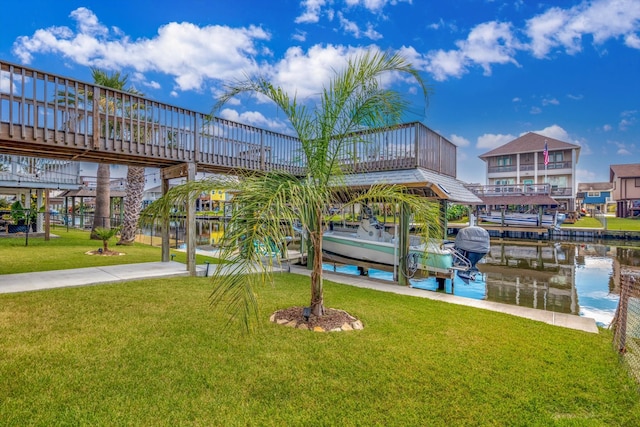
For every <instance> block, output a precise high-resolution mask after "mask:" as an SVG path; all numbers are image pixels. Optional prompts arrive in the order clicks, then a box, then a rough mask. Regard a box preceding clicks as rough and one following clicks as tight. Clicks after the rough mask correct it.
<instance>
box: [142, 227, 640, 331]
mask: <svg viewBox="0 0 640 427" xmlns="http://www.w3.org/2000/svg"><path fill="white" fill-rule="evenodd" d="M223 224H224V222H223V221H211V220H208V221H197V232H196V240H197V245H198V247H199V248H203V249H211V248H215V247H216V246H217V244H218V242H219V241H220V239H221V238H222V235H223V233H224V225H223ZM175 225H176V226H177V227H174V226H173V224H172V230H171V236H172V237H173V236H176V239H175V240H172V243H173V242H174V241H175V242H176V245H177V244H183V241H182V239H181V237H182V233H183V231H184V227H181V226H180V225H179V224H175ZM154 234H155V235H156V236H159V230H155V231H154ZM629 244H630V242H624V241H615V242H614V241H611V243H609V242H607V241H601V242H598V243H588V242H565V241H563V242H551V241H545V242H542V243H538V242H535V241H522V242H521V241H518V242H517V243H513V242H509V243H506V242H498V241H492V242H491V250H490V252H489V253H488V254H487V256H486V257H485V258H484V259H483V260H482V261H481V262H480V263H479V264H478V268H479V269H480V272H481V274H479V275H477V276H476V278H475V280H472V281H468V282H466V281H464V280H462V279H461V278H459V277H457V276H455V277H454V279H453V280H449V279H447V280H446V281H445V291H444V292H447V293H451V294H453V295H457V296H461V297H465V298H474V299H480V300H487V301H494V302H500V303H504V304H513V305H518V306H522V307H530V308H535V309H539V310H546V311H555V312H558V313H569V314H574V315H578V316H585V317H591V318H594V319H595V320H596V322H597V323H598V325H600V326H608V325H609V323H611V320H612V319H613V316H614V314H615V310H616V307H617V305H618V300H619V296H620V272H621V270H624V269H625V268H629V267H631V268H636V269H640V247H639V246H638V242H637V241H634V242H631V244H635V245H636V246H635V247H634V246H629ZM176 247H177V246H176ZM324 268H325V269H326V270H328V271H338V272H341V273H346V274H355V275H358V274H360V271H359V269H358V267H357V266H355V265H345V264H338V263H334V262H330V261H327V262H325V264H324ZM368 275H369V276H370V277H371V278H375V279H381V280H389V281H392V280H393V273H392V272H390V271H383V270H376V269H372V268H370V269H369V270H368ZM411 284H412V286H413V287H415V288H420V289H424V290H425V292H427V291H430V292H434V291H436V290H437V289H438V285H437V283H436V280H435V278H426V279H425V278H414V279H411Z"/></svg>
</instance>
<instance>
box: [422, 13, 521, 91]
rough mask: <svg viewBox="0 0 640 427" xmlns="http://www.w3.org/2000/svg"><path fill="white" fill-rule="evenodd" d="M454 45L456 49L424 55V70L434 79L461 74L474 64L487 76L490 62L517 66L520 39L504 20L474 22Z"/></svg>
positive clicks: (489, 73)
mask: <svg viewBox="0 0 640 427" xmlns="http://www.w3.org/2000/svg"><path fill="white" fill-rule="evenodd" d="M456 46H457V47H458V49H457V50H449V51H445V50H435V51H431V52H429V53H428V54H427V55H426V57H427V59H428V62H429V65H428V66H427V68H426V69H427V70H428V71H429V72H431V73H432V74H433V76H434V78H435V79H436V80H438V81H442V80H445V79H447V78H448V77H450V76H453V77H461V76H462V75H463V74H465V73H466V72H467V71H468V68H469V67H471V66H474V65H476V66H480V67H482V69H483V70H484V74H485V75H491V66H492V65H494V64H507V63H511V64H514V65H516V66H518V65H519V64H518V62H517V61H516V60H515V54H516V52H517V50H518V49H519V48H520V42H518V41H517V40H516V38H515V37H514V35H513V34H512V31H511V25H510V24H507V23H500V22H495V21H491V22H485V23H482V24H480V25H477V26H476V27H474V28H473V29H472V30H471V32H470V33H469V35H468V36H467V38H466V40H459V41H457V42H456Z"/></svg>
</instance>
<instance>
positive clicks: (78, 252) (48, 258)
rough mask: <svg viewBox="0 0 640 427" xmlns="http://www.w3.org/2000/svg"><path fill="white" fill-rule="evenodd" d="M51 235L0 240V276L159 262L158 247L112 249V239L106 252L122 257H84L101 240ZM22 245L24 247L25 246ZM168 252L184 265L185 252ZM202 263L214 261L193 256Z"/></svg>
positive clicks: (57, 230) (60, 231) (72, 233)
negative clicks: (47, 239) (111, 251)
mask: <svg viewBox="0 0 640 427" xmlns="http://www.w3.org/2000/svg"><path fill="white" fill-rule="evenodd" d="M51 233H52V235H56V236H58V237H52V238H51V240H49V241H48V242H45V240H44V238H43V237H36V238H34V237H32V236H29V239H28V241H27V240H26V238H25V235H24V234H22V235H19V236H14V237H3V238H0V274H10V273H24V272H30V271H48V270H64V269H67V268H81V267H98V266H103V265H115V264H132V263H138V262H154V261H161V260H162V254H161V249H160V248H159V247H153V246H149V245H144V244H138V243H136V244H134V245H133V246H116V242H117V239H116V238H113V239H111V240H110V243H109V249H112V250H117V251H119V252H122V253H124V254H125V255H122V256H91V255H86V252H88V251H92V250H96V249H98V248H100V247H102V241H101V240H90V239H89V232H88V231H82V230H74V229H69V230H67V228H66V227H53V228H52V229H51ZM25 243H26V244H27V245H26V246H25ZM171 253H172V254H175V255H176V256H175V258H174V259H175V261H179V262H186V253H184V252H180V251H174V250H172V251H171ZM205 260H209V261H210V262H214V261H213V260H214V259H213V258H208V257H203V256H200V255H198V256H197V257H196V262H197V263H199V264H203V263H204V261H205Z"/></svg>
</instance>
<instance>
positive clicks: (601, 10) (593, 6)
mask: <svg viewBox="0 0 640 427" xmlns="http://www.w3.org/2000/svg"><path fill="white" fill-rule="evenodd" d="M639 21H640V2H638V1H636V0H596V1H590V2H588V1H583V2H582V3H580V4H579V5H577V6H574V7H572V8H570V9H560V8H557V7H554V8H551V9H549V10H547V11H546V12H544V13H543V14H541V15H538V16H535V17H533V18H531V19H530V20H528V21H527V24H526V33H527V35H528V36H529V37H530V38H531V44H530V49H531V52H532V53H533V55H534V56H535V57H536V58H544V57H546V56H547V55H548V54H549V53H550V52H551V51H552V50H553V49H554V48H556V47H559V48H563V49H564V50H565V51H566V52H567V53H568V54H575V53H577V52H580V51H581V50H582V38H583V37H584V36H585V35H590V36H591V37H593V42H594V43H595V44H597V45H600V44H602V43H604V42H605V41H607V40H609V39H611V38H618V37H624V39H625V43H626V44H627V46H629V47H632V48H636V49H637V48H640V42H639V40H638V36H637V34H635V33H636V32H637V31H638V23H639Z"/></svg>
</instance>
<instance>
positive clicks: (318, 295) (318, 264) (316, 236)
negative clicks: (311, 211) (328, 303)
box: [309, 215, 324, 316]
mask: <svg viewBox="0 0 640 427" xmlns="http://www.w3.org/2000/svg"><path fill="white" fill-rule="evenodd" d="M314 222H315V227H314V228H315V230H314V231H313V232H311V233H309V237H310V240H311V245H312V247H313V260H312V263H313V264H312V265H313V266H312V269H311V314H313V315H315V316H322V315H324V292H323V289H322V216H321V215H316V216H315V218H314Z"/></svg>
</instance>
